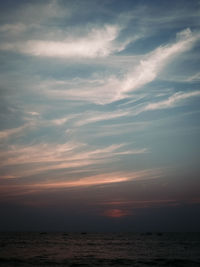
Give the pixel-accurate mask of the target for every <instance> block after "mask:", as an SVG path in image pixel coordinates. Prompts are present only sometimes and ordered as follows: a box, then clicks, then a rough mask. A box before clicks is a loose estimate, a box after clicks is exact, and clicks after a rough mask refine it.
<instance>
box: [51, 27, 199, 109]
mask: <svg viewBox="0 0 200 267" xmlns="http://www.w3.org/2000/svg"><path fill="white" fill-rule="evenodd" d="M199 37H200V35H199V34H198V33H192V32H191V30H190V29H186V30H184V31H182V32H180V33H178V34H177V40H176V41H175V42H174V43H172V44H167V45H165V46H160V47H158V48H157V49H155V50H154V51H153V52H150V53H149V54H147V55H145V56H142V59H141V60H140V61H139V62H138V64H135V65H134V66H132V69H133V70H129V71H128V73H127V74H126V75H124V77H121V78H120V79H119V78H117V77H115V76H111V77H109V78H105V80H104V81H102V82H101V83H100V84H99V85H98V84H97V85H96V86H95V84H93V85H92V86H91V84H89V85H88V86H87V85H85V86H83V85H82V86H81V89H77V88H73V89H66V90H59V89H56V87H54V89H55V90H54V91H52V90H51V91H48V90H47V91H46V93H47V94H49V95H52V96H54V97H62V98H63V97H64V98H66V99H71V100H82V101H89V102H94V103H96V104H100V105H105V104H109V103H112V102H115V101H119V100H121V99H124V98H127V97H130V95H129V93H131V92H134V91H136V90H139V89H140V88H141V87H143V86H144V85H146V84H148V83H150V82H152V81H154V80H155V79H156V78H157V77H158V75H159V73H160V72H161V71H162V70H163V68H164V67H165V66H166V65H167V64H168V63H169V62H170V61H171V60H174V58H175V56H178V55H180V54H181V53H183V52H185V51H187V50H190V49H191V48H192V46H193V44H194V43H195V42H196V41H197V40H199Z"/></svg>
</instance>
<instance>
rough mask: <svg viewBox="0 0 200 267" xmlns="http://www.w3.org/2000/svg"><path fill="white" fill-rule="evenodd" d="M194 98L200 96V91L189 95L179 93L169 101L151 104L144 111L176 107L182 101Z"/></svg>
mask: <svg viewBox="0 0 200 267" xmlns="http://www.w3.org/2000/svg"><path fill="white" fill-rule="evenodd" d="M194 96H200V91H193V92H188V93H183V92H178V93H175V94H174V95H172V96H170V97H169V98H168V99H167V100H163V101H158V102H155V103H149V104H148V105H147V106H145V107H144V109H143V111H146V110H155V109H165V108H170V107H174V106H175V105H177V103H179V102H180V101H182V100H185V99H187V98H190V97H194ZM141 111H142V110H141Z"/></svg>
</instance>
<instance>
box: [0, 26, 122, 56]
mask: <svg viewBox="0 0 200 267" xmlns="http://www.w3.org/2000/svg"><path fill="white" fill-rule="evenodd" d="M119 30H120V28H119V27H118V26H112V25H105V26H104V27H103V28H93V29H92V30H91V31H90V32H89V34H88V35H87V36H83V37H73V35H72V36H68V35H69V34H67V33H66V38H64V39H63V40H62V41H55V40H28V41H24V42H18V41H17V42H12V43H3V44H1V45H0V49H1V50H8V51H16V52H20V53H23V54H30V55H33V56H40V57H58V58H95V57H104V56H108V55H109V54H111V53H113V52H116V51H120V50H123V49H124V47H125V46H126V43H125V44H118V45H117V44H115V43H113V41H114V40H115V39H116V38H117V36H118V33H119Z"/></svg>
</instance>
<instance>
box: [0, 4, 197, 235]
mask: <svg viewBox="0 0 200 267" xmlns="http://www.w3.org/2000/svg"><path fill="white" fill-rule="evenodd" d="M0 6H1V8H0V10H1V16H0V17H1V19H0V34H1V38H0V60H1V64H0V78H1V79H0V80H1V84H0V94H1V107H0V111H1V113H0V114H1V115H0V141H1V146H0V149H1V156H0V158H1V163H0V170H1V172H0V174H1V176H0V186H1V187H0V193H1V194H0V211H1V214H2V216H3V218H4V220H3V221H2V222H1V224H0V226H1V229H2V230H4V229H8V230H12V229H17V230H19V229H21V228H22V230H23V229H25V230H26V229H27V230H29V229H33V230H34V229H44V228H45V227H46V228H48V229H52V230H56V229H58V230H59V229H66V228H67V229H71V230H81V229H83V228H84V229H87V230H90V229H92V230H109V229H113V227H116V229H115V230H124V229H129V227H131V225H134V227H135V228H134V229H135V230H149V229H150V230H152V229H154V230H155V229H158V230H177V229H180V228H179V227H180V224H181V222H182V221H183V218H185V217H187V214H190V216H191V218H192V222H191V221H190V222H189V221H187V220H186V222H185V223H184V224H183V226H182V230H197V229H198V225H199V219H200V218H199V216H198V215H199V203H200V196H199V190H197V188H198V187H199V173H200V169H199V156H200V155H199V151H200V146H199V144H200V142H199V130H200V125H199V112H200V109H199V100H200V89H199V84H200V71H199V66H200V64H199V62H200V61H199V57H200V56H199V47H200V29H199V27H200V20H199V15H200V14H199V13H200V2H199V1H193V0H192V1H155V0H152V1H139V0H138V1H128V0H125V1H117V0H107V1H97V0H96V1H95V0H94V1H87V0H84V1H80V0H77V1H59V0H52V1H11V0H10V1H6V2H3V3H1V4H0ZM16 210H17V211H19V212H18V214H21V215H20V216H17V215H16V212H15V211H16ZM56 212H58V213H59V214H57V213H56ZM163 213H164V214H166V215H165V216H166V218H169V217H170V215H169V214H175V215H173V216H174V217H173V216H171V217H170V218H171V221H169V219H167V220H166V222H164V221H162V220H161V218H162V216H163ZM26 214H30V216H28V217H29V218H32V219H28V218H27V215H26ZM41 214H46V215H45V216H46V218H48V216H50V217H51V218H54V219H53V224H51V223H49V221H48V220H47V219H46V220H45V218H44V219H38V218H40V216H41ZM56 214H57V215H56ZM55 217H57V218H61V217H63V218H65V219H64V220H65V224H64V226H63V225H60V224H59V222H58V221H57V220H56V219H55ZM172 217H173V219H172ZM146 218H148V220H149V221H150V224H147V223H145V222H146ZM27 220H28V221H27ZM34 220H37V227H35V228H34V224H33V223H32V222H33V221H34ZM58 220H59V219H58ZM80 220H82V221H84V220H85V224H84V226H81V225H80V224H79V223H78V222H79V221H80ZM113 220H114V221H113ZM160 220H161V221H162V222H161V221H160ZM51 221H52V220H51ZM13 222H15V223H13ZM26 222H27V223H26ZM92 222H93V223H92ZM159 222H160V223H159ZM94 225H96V226H94ZM20 227H21V228H20Z"/></svg>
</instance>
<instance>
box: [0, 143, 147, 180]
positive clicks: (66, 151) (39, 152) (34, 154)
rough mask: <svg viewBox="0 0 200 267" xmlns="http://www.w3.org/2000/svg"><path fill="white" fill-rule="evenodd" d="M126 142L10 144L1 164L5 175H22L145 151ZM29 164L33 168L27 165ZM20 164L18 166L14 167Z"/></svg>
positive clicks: (91, 163) (114, 158)
mask: <svg viewBox="0 0 200 267" xmlns="http://www.w3.org/2000/svg"><path fill="white" fill-rule="evenodd" d="M126 146H127V145H126V144H113V145H110V146H107V147H103V148H96V149H95V148H93V149H92V148H90V147H88V145H86V144H83V143H73V142H68V143H66V144H60V145H56V144H55V145H53V144H51V145H49V144H38V145H32V146H22V147H20V146H14V145H13V146H11V147H10V149H9V150H6V151H2V153H1V164H0V166H1V167H8V166H11V167H12V168H11V167H10V168H9V169H8V171H7V172H8V173H7V174H6V176H11V177H12V176H14V177H18V178H20V177H24V176H30V175H35V174H39V173H43V172H49V171H52V170H62V169H70V168H81V167H83V166H89V165H91V166H92V165H94V166H95V165H99V164H105V163H107V162H109V161H110V162H112V161H116V160H117V159H118V158H119V157H120V156H123V155H130V154H133V155H134V154H135V155H137V154H143V153H147V152H148V150H147V149H146V148H142V149H127V148H126ZM30 164H31V165H32V166H33V168H31V169H30ZM17 166H20V168H16V167H17ZM4 177H5V176H4Z"/></svg>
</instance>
